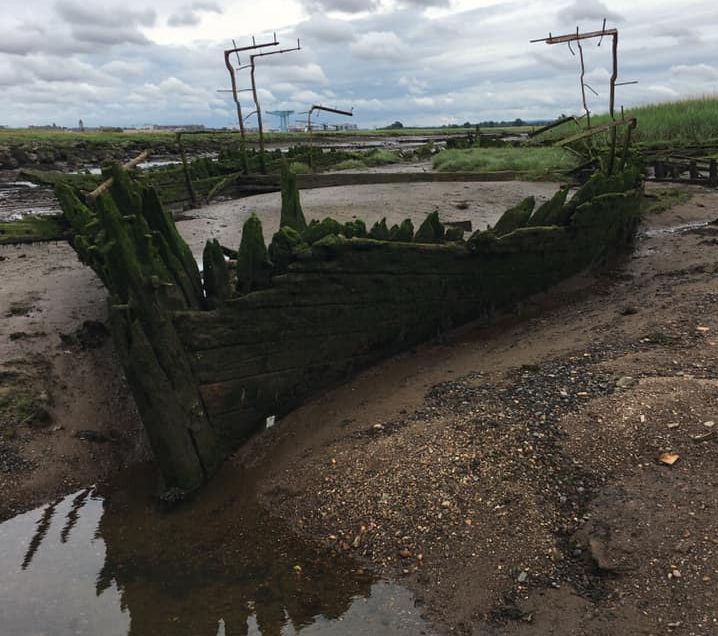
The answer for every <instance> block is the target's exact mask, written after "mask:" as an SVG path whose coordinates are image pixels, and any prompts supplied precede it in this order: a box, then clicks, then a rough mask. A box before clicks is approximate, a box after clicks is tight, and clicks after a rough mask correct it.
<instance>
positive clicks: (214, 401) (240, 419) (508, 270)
mask: <svg viewBox="0 0 718 636" xmlns="http://www.w3.org/2000/svg"><path fill="white" fill-rule="evenodd" d="M113 176H114V183H113V184H112V186H111V187H110V188H109V189H108V190H107V191H106V192H104V193H102V194H101V195H99V196H97V197H94V198H90V199H87V200H85V201H83V200H82V199H83V197H82V196H81V195H80V194H79V193H77V192H75V191H74V190H73V189H72V188H71V187H70V186H67V185H60V186H59V187H58V195H59V198H60V201H61V204H62V207H63V210H64V213H65V216H66V217H67V219H68V221H69V222H70V224H71V226H72V228H73V232H74V237H73V245H74V247H75V249H76V251H77V253H78V254H79V256H80V258H81V259H82V260H83V261H84V262H86V263H87V264H89V265H90V266H92V267H93V268H94V269H95V271H96V272H97V273H98V275H99V276H100V278H101V279H102V280H103V282H104V284H105V285H106V287H107V288H108V291H109V296H110V298H109V311H110V323H111V328H112V333H113V337H114V341H115V345H116V348H117V350H118V352H119V354H120V357H121V360H122V363H123V365H124V368H125V372H126V375H127V379H128V382H129V385H130V387H131V389H132V392H133V393H134V396H135V400H136V403H137V406H138V409H139V411H140V414H141V416H142V419H143V422H144V424H145V426H146V429H147V432H148V436H149V439H150V442H151V444H152V447H153V450H154V453H155V456H156V460H157V464H158V465H159V467H160V469H161V473H162V475H163V478H164V485H165V492H166V493H168V494H169V495H172V494H176V495H178V496H180V495H181V494H183V493H185V492H188V491H192V490H195V489H196V488H198V487H199V486H200V485H201V484H202V483H203V482H204V481H205V480H206V479H207V478H208V477H209V476H210V475H211V474H212V473H213V472H214V471H215V470H216V468H217V466H218V465H219V463H220V462H221V461H222V459H223V458H224V457H225V456H226V455H227V454H228V453H229V452H231V451H232V450H233V449H235V448H236V447H237V446H238V445H239V444H241V442H242V441H243V440H244V439H246V438H247V436H248V435H250V434H251V432H252V431H253V430H255V429H256V428H257V427H258V426H259V425H261V424H262V423H263V422H264V420H265V418H267V417H268V416H271V415H277V416H281V415H282V414H284V413H286V412H287V411H289V410H291V409H292V408H294V407H295V406H296V405H298V404H300V403H301V402H302V401H303V400H305V399H306V398H307V397H308V396H311V395H312V394H314V393H316V392H317V391H319V390H321V389H322V388H325V387H327V386H330V385H332V384H335V383H337V382H339V381H341V380H342V379H344V378H346V377H347V376H348V375H349V374H351V373H352V372H354V371H355V370H357V369H359V368H361V367H365V366H366V365H368V364H370V363H372V362H373V361H376V360H378V359H380V358H383V357H386V356H388V355H390V354H392V353H394V352H397V351H401V350H404V349H407V348H409V347H411V346H413V345H415V344H417V343H419V342H422V341H425V340H427V339H430V338H432V337H435V336H436V335H437V334H438V333H440V332H442V331H445V330H447V329H450V328H452V327H453V326H456V325H459V324H462V323H465V322H467V321H470V320H474V319H477V318H482V317H487V316H490V315H491V314H492V313H493V312H495V311H496V310H500V309H501V308H510V307H511V306H512V305H513V304H514V303H516V302H517V301H520V300H521V299H523V298H525V297H527V296H529V295H531V294H533V293H536V292H539V291H542V290H545V289H546V288H548V287H550V286H551V285H553V284H555V283H557V282H558V281H560V280H562V279H565V278H566V277H568V276H571V275H572V274H575V273H577V272H579V271H582V270H584V269H585V268H587V267H588V266H590V265H592V264H595V263H598V262H602V261H603V260H604V259H605V258H606V257H608V256H609V255H611V254H612V253H614V252H616V251H619V250H621V249H623V248H625V246H626V245H627V244H628V243H629V242H630V241H631V239H632V237H633V235H634V233H635V229H636V226H637V223H638V216H639V204H640V198H641V195H642V185H641V181H640V173H639V172H638V170H636V169H634V168H632V167H629V168H626V169H624V170H623V171H621V172H619V173H617V174H614V175H612V176H606V175H604V174H602V173H600V172H599V173H596V174H595V175H594V176H593V177H592V178H591V179H590V180H589V181H588V182H587V183H586V184H585V185H584V186H582V187H581V188H580V189H579V191H578V192H577V193H576V194H575V195H574V196H573V197H572V198H571V199H570V201H568V202H567V201H566V198H567V191H566V190H561V191H559V192H558V193H557V194H556V196H555V197H554V198H553V199H552V200H551V201H549V202H547V203H545V204H544V205H542V206H540V207H539V208H537V209H536V210H534V209H533V208H534V204H533V200H532V199H527V200H526V201H523V202H522V203H521V204H519V205H518V206H516V207H515V208H512V209H511V210H508V211H507V212H506V213H505V214H504V215H503V216H502V218H501V219H500V220H499V221H498V222H497V224H496V226H495V227H494V228H492V229H490V230H487V231H482V232H476V233H474V234H473V235H471V236H470V237H469V238H468V239H467V240H465V241H464V240H463V237H462V232H461V231H457V230H456V229H455V228H444V227H443V226H442V225H441V223H440V222H439V219H438V215H437V214H436V213H433V214H432V215H429V217H428V218H427V220H426V221H425V222H424V223H423V224H422V226H421V227H420V228H419V229H418V230H417V231H416V232H414V228H413V227H412V226H411V222H409V221H405V222H404V223H403V224H402V225H401V226H395V227H394V228H387V227H386V225H385V224H384V223H383V222H382V223H377V224H376V225H375V226H374V227H373V228H371V229H370V230H369V231H367V230H366V228H365V227H364V225H363V223H361V222H360V221H354V222H352V223H347V224H344V225H341V224H339V223H338V222H336V221H333V220H331V219H325V220H324V221H322V222H321V223H316V222H313V223H311V224H309V225H308V226H307V225H306V223H305V221H304V217H303V215H302V212H301V206H300V204H299V198H298V192H297V189H296V185H295V184H294V183H293V178H292V177H291V175H288V174H285V179H284V188H283V193H282V194H283V196H282V199H283V205H282V220H281V229H280V231H279V232H277V234H275V236H274V237H273V239H272V241H271V243H270V245H269V249H268V250H267V247H266V246H265V242H264V238H263V236H262V230H261V224H260V223H259V220H258V219H257V218H256V217H254V216H253V217H251V218H250V219H249V220H248V221H247V223H246V224H245V227H244V230H243V234H242V242H241V245H240V248H239V250H238V253H237V257H236V264H235V261H234V260H233V261H231V262H230V263H228V262H227V261H226V259H225V256H224V253H223V248H222V247H221V246H220V245H219V244H218V243H217V242H216V241H213V242H208V243H207V246H206V248H205V251H204V267H203V270H204V273H203V275H201V274H200V272H199V270H198V268H197V265H196V262H195V260H194V258H193V256H192V254H191V253H190V250H189V248H188V246H187V245H186V244H185V242H184V241H183V240H182V239H181V237H180V236H179V234H178V232H177V230H176V228H175V226H174V223H173V221H172V220H171V217H170V216H169V215H168V214H167V212H166V211H165V210H164V209H163V207H162V205H161V203H160V201H159V198H158V197H157V195H156V193H155V191H154V190H152V189H151V188H149V187H147V186H146V185H143V184H141V183H138V182H134V181H133V180H132V179H131V177H130V176H129V175H128V174H127V173H126V172H124V171H123V170H122V169H121V168H119V167H117V168H116V169H115V171H114V173H113ZM224 251H226V250H224Z"/></svg>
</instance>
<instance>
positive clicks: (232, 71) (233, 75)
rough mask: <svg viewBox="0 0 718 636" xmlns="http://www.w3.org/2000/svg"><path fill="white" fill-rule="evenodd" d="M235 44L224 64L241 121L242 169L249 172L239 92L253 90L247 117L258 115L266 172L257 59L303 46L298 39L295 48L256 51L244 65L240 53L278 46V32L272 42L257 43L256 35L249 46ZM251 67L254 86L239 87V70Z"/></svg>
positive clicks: (261, 161)
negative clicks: (252, 101) (234, 63)
mask: <svg viewBox="0 0 718 636" xmlns="http://www.w3.org/2000/svg"><path fill="white" fill-rule="evenodd" d="M232 43H233V44H234V48H231V49H226V50H225V51H224V65H225V66H226V67H227V71H228V72H229V79H230V85H231V88H230V91H229V92H230V93H232V100H233V101H234V105H235V108H236V109H237V121H238V123H239V134H240V150H241V154H242V169H243V171H244V173H245V174H246V173H248V172H249V163H248V161H247V142H246V130H245V127H244V121H245V117H243V116H242V105H241V102H240V99H239V93H240V92H242V91H243V90H247V91H250V90H251V91H252V98H253V100H254V111H253V112H251V113H249V115H247V117H246V118H247V119H248V118H249V117H251V116H252V115H256V116H257V128H258V129H259V153H260V165H261V169H262V172H263V173H265V172H266V171H267V170H266V164H265V160H264V127H263V125H262V109H261V107H260V105H259V96H258V95H257V83H256V80H255V68H256V65H255V59H256V58H258V57H265V56H267V55H278V54H280V53H289V52H290V51H299V50H300V49H301V46H300V44H299V40H297V46H296V47H295V48H291V49H282V50H279V51H271V52H268V53H255V54H253V55H250V56H249V64H245V65H244V66H243V65H242V62H241V60H240V57H239V54H240V53H241V52H246V51H255V50H258V49H263V48H266V47H269V46H278V45H279V42H278V40H277V34H276V33H274V35H273V39H272V41H271V42H262V43H260V44H257V42H256V40H255V39H254V36H252V44H251V45H249V46H240V47H238V46H237V45H236V43H235V42H234V40H233V41H232ZM232 54H234V55H236V56H237V67H236V68H235V67H234V66H233V65H232V62H231V56H232ZM247 68H249V69H251V71H250V78H251V82H252V88H249V89H239V88H238V87H237V71H241V70H244V69H247Z"/></svg>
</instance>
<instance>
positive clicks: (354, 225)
mask: <svg viewBox="0 0 718 636" xmlns="http://www.w3.org/2000/svg"><path fill="white" fill-rule="evenodd" d="M342 233H343V234H344V236H346V237H347V238H366V237H367V236H368V235H369V233H368V232H367V230H366V224H365V223H364V221H362V220H361V219H355V220H354V221H348V222H347V223H345V224H344V229H343V230H342Z"/></svg>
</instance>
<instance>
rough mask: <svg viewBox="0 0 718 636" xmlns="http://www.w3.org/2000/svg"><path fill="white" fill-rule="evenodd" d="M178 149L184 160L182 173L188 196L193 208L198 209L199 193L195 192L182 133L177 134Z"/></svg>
mask: <svg viewBox="0 0 718 636" xmlns="http://www.w3.org/2000/svg"><path fill="white" fill-rule="evenodd" d="M177 148H178V149H179V153H180V159H181V160H182V171H183V172H184V181H185V186H186V187H187V194H189V198H190V201H191V202H192V207H197V193H196V192H195V191H194V186H193V185H192V175H191V174H190V172H189V165H188V164H187V154H186V153H185V151H184V145H183V144H182V132H181V131H180V132H178V133H177Z"/></svg>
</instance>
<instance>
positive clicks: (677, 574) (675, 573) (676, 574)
mask: <svg viewBox="0 0 718 636" xmlns="http://www.w3.org/2000/svg"><path fill="white" fill-rule="evenodd" d="M671 574H672V575H673V578H674V579H680V578H681V571H680V570H671Z"/></svg>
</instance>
